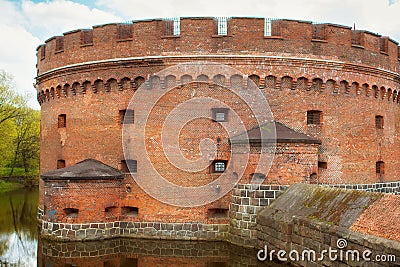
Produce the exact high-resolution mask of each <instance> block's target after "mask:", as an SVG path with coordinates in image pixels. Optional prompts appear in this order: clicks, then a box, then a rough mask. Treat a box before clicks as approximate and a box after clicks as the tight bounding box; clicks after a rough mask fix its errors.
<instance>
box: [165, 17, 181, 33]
mask: <svg viewBox="0 0 400 267" xmlns="http://www.w3.org/2000/svg"><path fill="white" fill-rule="evenodd" d="M179 34H180V18H172V19H167V20H164V35H165V36H179Z"/></svg>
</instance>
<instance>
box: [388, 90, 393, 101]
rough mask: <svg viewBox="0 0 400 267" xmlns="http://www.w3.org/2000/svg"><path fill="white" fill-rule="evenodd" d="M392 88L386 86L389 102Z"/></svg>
mask: <svg viewBox="0 0 400 267" xmlns="http://www.w3.org/2000/svg"><path fill="white" fill-rule="evenodd" d="M392 93H393V92H392V89H391V88H388V89H387V101H389V102H390V99H391V98H392Z"/></svg>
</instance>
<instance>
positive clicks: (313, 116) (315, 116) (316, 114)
mask: <svg viewBox="0 0 400 267" xmlns="http://www.w3.org/2000/svg"><path fill="white" fill-rule="evenodd" d="M321 117H322V112H321V111H319V110H309V111H307V124H321Z"/></svg>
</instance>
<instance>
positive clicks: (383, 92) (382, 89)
mask: <svg viewBox="0 0 400 267" xmlns="http://www.w3.org/2000/svg"><path fill="white" fill-rule="evenodd" d="M385 96H386V88H385V87H384V86H381V89H380V96H379V99H382V100H383V99H385Z"/></svg>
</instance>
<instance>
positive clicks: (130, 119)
mask: <svg viewBox="0 0 400 267" xmlns="http://www.w3.org/2000/svg"><path fill="white" fill-rule="evenodd" d="M119 121H120V124H133V123H134V122H135V112H134V110H133V109H124V110H120V111H119Z"/></svg>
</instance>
